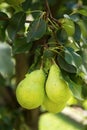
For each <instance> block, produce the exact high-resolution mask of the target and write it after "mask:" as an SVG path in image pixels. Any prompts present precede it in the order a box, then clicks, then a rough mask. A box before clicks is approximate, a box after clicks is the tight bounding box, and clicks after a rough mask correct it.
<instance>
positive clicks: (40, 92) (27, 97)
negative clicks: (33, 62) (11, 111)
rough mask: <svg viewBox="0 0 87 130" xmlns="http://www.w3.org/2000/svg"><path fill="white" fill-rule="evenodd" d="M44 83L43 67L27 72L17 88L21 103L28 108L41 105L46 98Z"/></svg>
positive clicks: (17, 95)
mask: <svg viewBox="0 0 87 130" xmlns="http://www.w3.org/2000/svg"><path fill="white" fill-rule="evenodd" d="M44 83H45V74H44V72H43V70H42V69H40V70H35V71H33V72H31V73H30V74H27V75H26V78H25V79H24V80H22V81H21V82H20V83H19V85H18V87H17V89H16V97H17V100H18V102H19V104H20V105H21V106H22V107H24V108H27V109H33V108H37V107H39V106H40V105H41V104H42V103H43V100H44V95H45V91H44Z"/></svg>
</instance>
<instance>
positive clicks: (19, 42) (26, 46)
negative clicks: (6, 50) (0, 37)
mask: <svg viewBox="0 0 87 130" xmlns="http://www.w3.org/2000/svg"><path fill="white" fill-rule="evenodd" d="M31 47H32V43H27V41H26V37H18V38H15V40H14V42H13V48H12V49H13V53H14V54H18V53H23V52H26V51H29V50H30V49H31Z"/></svg>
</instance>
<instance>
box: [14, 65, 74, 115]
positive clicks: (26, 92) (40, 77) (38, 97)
mask: <svg viewBox="0 0 87 130" xmlns="http://www.w3.org/2000/svg"><path fill="white" fill-rule="evenodd" d="M71 95H72V94H71V91H70V89H69V86H68V84H67V83H66V81H65V80H64V79H63V77H62V75H61V71H60V68H59V67H58V66H57V65H56V64H53V65H52V66H51V67H50V70H49V74H48V77H47V79H46V76H45V73H44V71H43V69H39V70H34V71H32V72H31V73H29V74H27V75H26V77H25V79H24V80H22V81H21V82H20V83H19V84H18V86H17V89H16V97H17V100H18V102H19V104H20V105H21V106H22V107H24V108H26V109H34V108H37V107H39V106H43V107H44V108H45V109H46V110H47V111H49V112H53V113H58V112H60V111H62V110H63V108H64V107H65V106H66V103H67V101H68V100H69V99H70V97H71Z"/></svg>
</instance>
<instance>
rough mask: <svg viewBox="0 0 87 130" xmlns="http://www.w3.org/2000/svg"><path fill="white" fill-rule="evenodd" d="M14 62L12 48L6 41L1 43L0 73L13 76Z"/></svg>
mask: <svg viewBox="0 0 87 130" xmlns="http://www.w3.org/2000/svg"><path fill="white" fill-rule="evenodd" d="M13 73H14V63H13V60H12V57H11V48H10V46H9V45H7V44H5V43H3V44H2V43H0V74H1V75H2V76H3V77H8V76H12V75H13Z"/></svg>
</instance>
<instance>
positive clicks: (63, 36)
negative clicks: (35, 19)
mask: <svg viewBox="0 0 87 130" xmlns="http://www.w3.org/2000/svg"><path fill="white" fill-rule="evenodd" d="M56 35H57V39H58V41H60V42H61V43H65V42H67V40H68V34H67V32H66V31H65V30H64V29H59V30H58V31H57V33H56Z"/></svg>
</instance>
